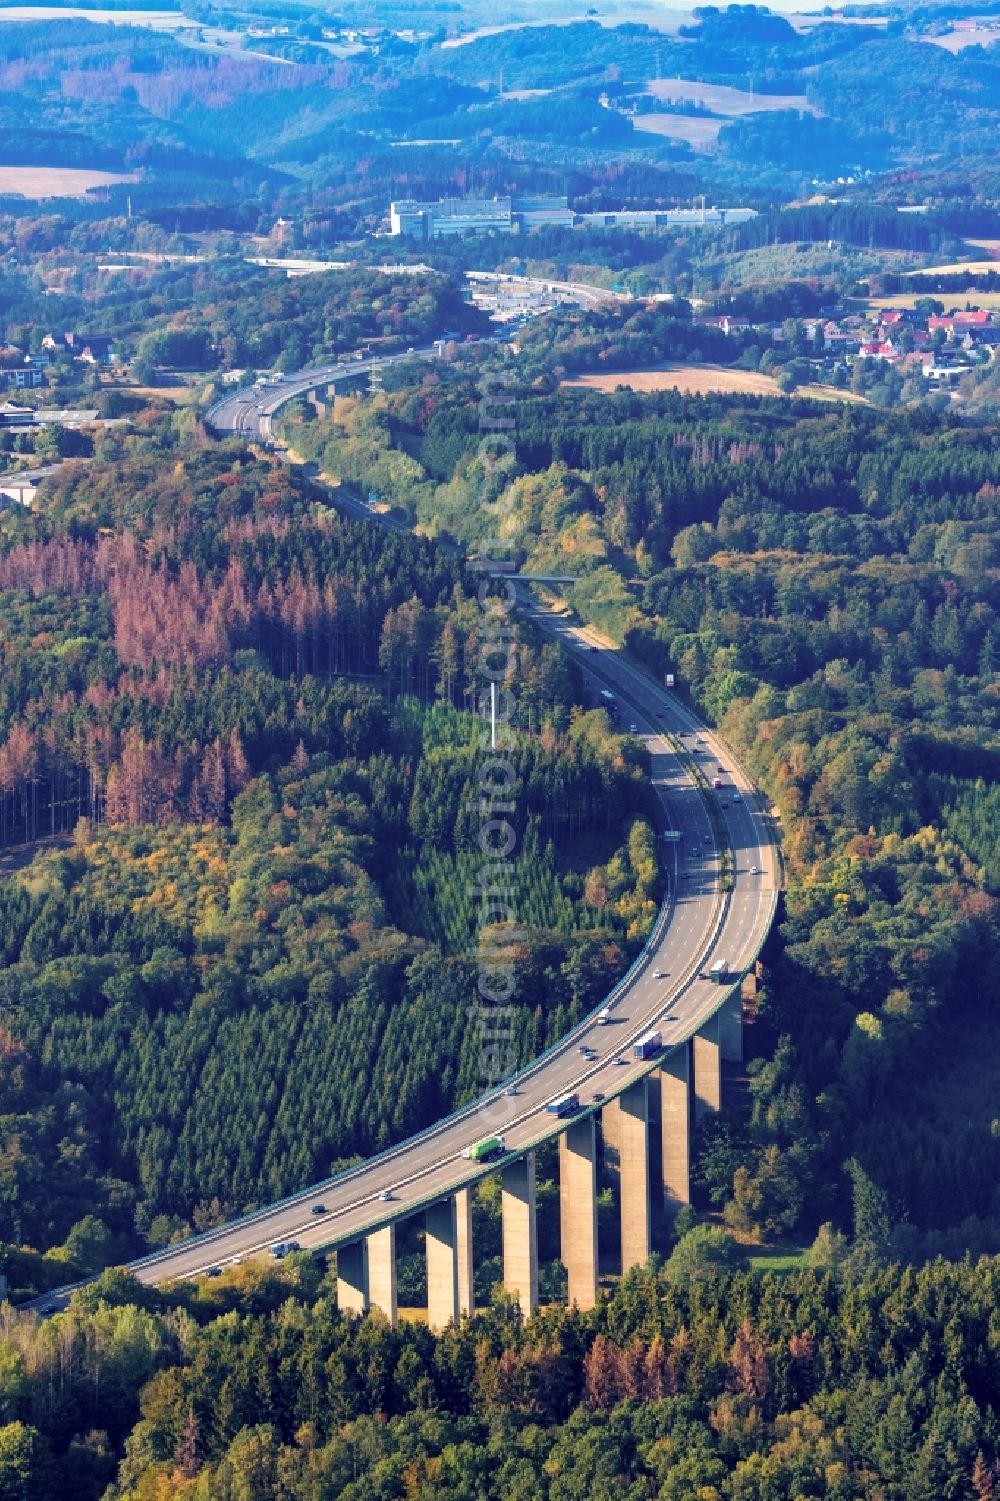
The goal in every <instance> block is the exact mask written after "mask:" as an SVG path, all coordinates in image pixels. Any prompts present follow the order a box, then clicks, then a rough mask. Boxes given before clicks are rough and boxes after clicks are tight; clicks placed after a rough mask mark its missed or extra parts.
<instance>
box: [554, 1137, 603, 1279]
mask: <svg viewBox="0 0 1000 1501" xmlns="http://www.w3.org/2000/svg"><path fill="white" fill-rule="evenodd" d="M559 1251H560V1256H561V1258H562V1263H563V1265H564V1266H565V1268H566V1271H567V1273H568V1274H569V1303H570V1307H572V1306H573V1304H574V1303H575V1304H576V1305H577V1307H579V1308H593V1306H594V1304H595V1303H596V1302H597V1131H596V1124H595V1121H594V1117H593V1116H592V1115H588V1116H585V1117H584V1118H583V1120H578V1121H573V1123H572V1124H571V1125H570V1126H567V1128H566V1130H565V1131H564V1132H563V1133H562V1135H561V1136H560V1138H559Z"/></svg>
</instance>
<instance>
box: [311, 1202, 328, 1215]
mask: <svg viewBox="0 0 1000 1501" xmlns="http://www.w3.org/2000/svg"><path fill="white" fill-rule="evenodd" d="M309 1213H310V1214H326V1205H325V1204H314V1205H313V1207H312V1208H311V1209H310V1211H309Z"/></svg>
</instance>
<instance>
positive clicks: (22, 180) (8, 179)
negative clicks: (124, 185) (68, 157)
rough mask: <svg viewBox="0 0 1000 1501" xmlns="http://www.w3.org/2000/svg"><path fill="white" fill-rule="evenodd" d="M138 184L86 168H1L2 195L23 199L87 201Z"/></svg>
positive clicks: (127, 178) (0, 187)
mask: <svg viewBox="0 0 1000 1501" xmlns="http://www.w3.org/2000/svg"><path fill="white" fill-rule="evenodd" d="M0 14H2V12H0ZM135 180H136V179H135V177H134V176H129V175H123V174H122V173H121V172H88V171H87V170H86V168H84V167H0V194H4V193H17V194H19V195H20V196H21V197H22V198H85V197H86V196H87V193H88V192H89V191H90V189H91V188H105V187H108V186H109V185H110V184H112V183H118V182H135Z"/></svg>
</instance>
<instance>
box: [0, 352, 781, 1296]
mask: <svg viewBox="0 0 1000 1501" xmlns="http://www.w3.org/2000/svg"><path fill="white" fill-rule="evenodd" d="M422 353H426V351H422ZM395 358H405V356H397V357H395ZM383 362H384V361H379V362H378V363H383ZM362 363H363V362H360V361H357V362H354V364H353V365H352V366H350V367H349V368H350V369H351V370H352V372H353V371H355V370H357V371H360V370H361V368H362ZM371 363H376V362H371ZM341 368H343V367H340V366H333V367H330V370H331V372H332V371H335V370H339V369H341ZM323 378H324V379H326V378H330V377H327V376H324V377H323ZM303 379H306V380H308V381H309V383H310V384H312V383H313V381H314V379H315V372H309V374H308V375H307V376H303V375H301V374H300V375H299V376H298V377H294V376H292V377H286V378H283V381H282V389H281V391H280V392H278V391H275V392H274V393H273V394H270V393H269V394H267V395H266V396H262V395H261V393H260V392H259V391H258V392H256V393H254V392H247V391H243V392H239V393H236V394H234V396H233V397H227V398H226V399H225V403H226V407H225V414H224V415H225V417H226V422H227V424H228V423H229V422H230V421H232V422H233V423H234V424H237V425H236V426H234V427H233V428H229V429H228V430H235V431H240V432H248V431H257V432H259V431H260V422H261V420H262V419H263V418H264V417H266V416H268V415H269V411H268V409H269V408H270V409H271V410H273V409H274V408H275V405H280V404H281V402H282V401H283V400H287V399H288V395H287V394H285V393H286V391H287V387H288V386H290V385H293V384H294V383H295V381H296V380H298V381H299V382H301V381H302V380H303ZM306 388H307V387H303V389H306ZM213 410H214V411H215V413H216V416H215V418H214V419H213V426H215V427H216V430H219V416H218V412H219V407H218V406H217V407H216V408H215V409H213ZM253 423H255V424H256V427H251V426H250V425H251V424H253ZM364 509H365V515H366V516H367V517H368V518H369V519H374V518H372V516H371V513H370V512H369V511H367V508H364ZM521 604H522V607H523V608H524V609H526V610H527V611H528V613H530V615H531V616H532V618H533V619H534V621H535V623H536V624H537V626H538V627H539V628H540V629H541V630H542V631H544V632H545V633H546V634H548V635H550V636H551V637H552V638H553V639H555V640H558V641H559V642H560V643H561V644H562V646H563V647H564V648H565V650H567V651H568V652H570V653H572V654H573V655H574V657H575V658H576V660H577V661H578V662H579V664H580V666H581V668H582V669H583V671H584V674H585V677H586V678H587V680H588V681H589V684H590V686H591V688H592V690H593V691H594V693H595V695H596V694H599V693H600V691H601V689H604V690H605V691H607V692H611V693H613V694H614V696H615V699H616V701H617V705H618V713H619V716H620V720H621V727H622V728H625V729H631V727H632V726H633V725H634V726H635V730H634V733H635V734H636V735H637V736H638V737H639V738H641V739H642V740H643V741H644V742H645V744H646V746H647V748H648V750H649V753H650V760H651V771H652V781H653V785H654V787H655V789H656V792H657V794H658V797H659V799H660V801H661V803H662V805H663V826H664V828H665V829H667V830H674V831H677V832H678V833H679V834H680V835H681V838H680V840H678V841H669V842H668V841H664V863H665V867H666V872H667V880H668V892H667V897H666V900H665V902H664V906H663V909H662V911H661V914H660V918H659V920H658V922H657V924H656V928H655V930H654V934H653V936H652V938H651V939H650V941H649V943H648V944H647V946H646V949H645V950H644V951H643V954H642V955H641V956H640V959H639V961H638V962H637V964H636V965H634V966H633V968H632V970H630V971H629V973H628V975H626V976H625V977H624V978H623V980H622V981H621V982H619V985H618V986H616V987H615V989H614V990H613V991H612V993H611V997H610V998H609V999H610V1003H611V1009H612V1017H611V1021H610V1023H609V1024H607V1025H599V1024H598V1023H597V1020H596V1015H595V1016H591V1017H590V1018H588V1019H586V1020H585V1021H584V1022H583V1023H581V1024H580V1025H579V1026H578V1027H576V1028H575V1029H574V1030H573V1031H572V1032H570V1033H568V1034H567V1035H566V1036H565V1037H564V1038H563V1039H562V1040H561V1042H559V1043H558V1044H557V1045H556V1046H555V1047H554V1048H552V1049H551V1050H550V1051H549V1052H548V1053H546V1054H544V1055H543V1056H542V1057H541V1058H539V1059H536V1060H535V1062H534V1063H532V1064H530V1065H529V1066H528V1067H527V1068H526V1069H524V1070H523V1071H522V1072H521V1073H520V1074H519V1075H518V1076H517V1077H516V1078H515V1079H513V1080H510V1081H504V1082H503V1083H502V1084H500V1085H498V1086H497V1087H495V1088H493V1089H491V1090H490V1091H488V1092H487V1093H486V1094H485V1095H484V1096H483V1097H482V1098H481V1099H480V1100H478V1101H476V1102H475V1103H474V1104H472V1105H470V1106H468V1107H467V1108H465V1109H463V1110H461V1111H459V1112H457V1113H456V1114H455V1115H453V1116H451V1117H448V1118H447V1119H446V1120H444V1121H440V1122H438V1123H436V1124H435V1125H432V1126H430V1127H428V1128H427V1129H426V1130H424V1131H422V1132H421V1133H419V1135H417V1136H414V1137H412V1138H410V1140H408V1141H406V1142H402V1143H400V1144H399V1145H398V1146H396V1147H394V1148H391V1149H390V1150H389V1151H387V1152H385V1153H382V1154H381V1155H380V1156H378V1157H375V1158H371V1159H369V1160H368V1161H366V1162H364V1163H361V1164H360V1165H359V1166H358V1167H356V1168H352V1169H350V1170H349V1171H347V1172H346V1173H342V1174H340V1175H338V1176H337V1177H336V1178H334V1179H330V1180H327V1181H325V1182H323V1183H319V1184H316V1185H314V1186H313V1187H311V1188H308V1189H305V1190H304V1191H302V1192H301V1193H298V1194H296V1195H294V1196H293V1197H292V1198H290V1199H288V1200H284V1201H282V1202H280V1203H278V1204H274V1205H271V1206H269V1207H268V1208H265V1209H261V1210H259V1211H257V1212H256V1213H254V1214H251V1215H248V1216H246V1217H245V1218H243V1219H241V1220H237V1221H234V1222H232V1223H230V1224H228V1225H224V1226H221V1227H219V1228H218V1229H215V1230H210V1231H207V1232H205V1233H204V1234H202V1235H199V1236H195V1237H192V1238H190V1239H188V1240H185V1241H181V1242H179V1243H178V1244H176V1245H172V1246H168V1247H166V1248H165V1249H164V1250H162V1251H159V1252H156V1253H154V1254H153V1255H151V1256H147V1257H144V1258H143V1259H141V1260H139V1261H136V1262H133V1263H131V1264H130V1270H131V1271H132V1272H133V1273H134V1274H135V1276H136V1277H138V1278H139V1280H140V1281H142V1282H144V1283H147V1284H157V1283H163V1282H171V1281H176V1280H178V1279H180V1278H186V1277H194V1276H198V1275H200V1274H204V1273H206V1272H210V1271H212V1270H214V1269H215V1268H221V1267H223V1266H225V1265H226V1264H233V1263H235V1262H238V1261H242V1260H243V1259H244V1258H245V1257H247V1256H252V1255H255V1254H260V1253H264V1252H267V1250H268V1249H269V1247H271V1246H272V1245H273V1244H275V1243H277V1242H279V1241H281V1242H285V1243H287V1242H289V1241H294V1242H297V1243H298V1245H299V1246H300V1247H301V1248H302V1249H303V1250H315V1251H319V1250H322V1249H329V1248H334V1247H336V1246H337V1245H338V1244H343V1243H344V1242H346V1241H350V1240H354V1239H356V1238H357V1237H359V1236H360V1235H362V1234H367V1233H368V1232H370V1231H372V1230H376V1229H378V1228H380V1227H382V1226H384V1225H387V1224H389V1223H391V1222H393V1221H396V1220H402V1219H406V1218H407V1217H409V1216H410V1215H412V1214H414V1213H415V1212H416V1211H418V1210H419V1209H420V1208H422V1207H424V1206H425V1205H427V1204H428V1203H431V1202H433V1201H434V1200H436V1199H438V1198H442V1197H444V1196H445V1195H447V1194H450V1193H454V1192H455V1190H456V1189H459V1188H462V1187H465V1186H467V1185H468V1184H470V1183H474V1182H476V1181H478V1179H480V1178H482V1177H484V1176H486V1175H487V1174H488V1173H490V1172H495V1171H496V1163H492V1164H489V1165H477V1164H474V1163H472V1162H470V1161H468V1160H467V1159H466V1158H464V1157H463V1155H462V1153H463V1149H465V1148H467V1147H468V1146H470V1145H471V1144H472V1143H473V1142H475V1141H478V1140H480V1139H481V1138H482V1137H484V1136H487V1135H491V1134H495V1133H498V1132H502V1133H503V1135H504V1138H505V1142H506V1146H507V1150H508V1153H514V1154H515V1155H516V1154H519V1153H524V1152H526V1151H528V1150H530V1149H531V1148H533V1147H536V1146H538V1145H540V1144H541V1143H542V1142H544V1141H547V1140H549V1139H550V1138H552V1137H554V1136H557V1135H558V1134H559V1133H560V1131H562V1130H564V1129H565V1125H566V1122H565V1120H558V1119H556V1118H555V1117H553V1116H551V1115H549V1114H547V1112H546V1105H547V1104H548V1102H549V1101H551V1100H553V1099H555V1098H556V1097H558V1096H559V1095H562V1094H565V1093H567V1092H569V1091H571V1090H572V1091H576V1093H577V1094H578V1095H579V1099H580V1108H581V1110H591V1111H593V1110H597V1109H600V1108H601V1105H602V1104H603V1103H604V1102H605V1101H606V1100H610V1099H612V1098H614V1096H615V1095H617V1094H619V1093H621V1091H622V1090H623V1089H624V1088H625V1087H626V1086H627V1085H629V1084H630V1083H632V1082H633V1081H634V1080H635V1079H637V1078H639V1077H641V1076H642V1075H644V1074H647V1073H649V1072H651V1071H652V1069H653V1068H655V1067H656V1066H657V1061H658V1060H656V1059H653V1060H651V1061H648V1062H641V1061H637V1060H635V1059H634V1058H633V1056H632V1043H633V1042H634V1040H635V1039H636V1038H638V1037H640V1036H642V1035H643V1034H644V1033H645V1032H647V1031H649V1030H650V1029H651V1028H652V1027H653V1026H654V1024H655V1025H656V1026H657V1028H658V1030H660V1032H661V1034H662V1036H663V1039H664V1046H665V1048H666V1049H667V1050H669V1049H670V1048H671V1047H674V1046H676V1045H677V1044H679V1043H681V1042H683V1041H685V1040H686V1039H687V1038H689V1037H691V1036H692V1035H693V1034H694V1033H695V1032H697V1031H698V1029H699V1028H700V1027H701V1026H702V1025H703V1023H704V1022H705V1021H706V1020H707V1019H708V1018H709V1017H710V1016H712V1015H713V1014H714V1012H715V1011H716V1010H717V1009H718V1007H719V1005H720V1003H721V1001H722V999H723V997H724V996H725V995H726V994H727V993H728V987H720V985H719V984H717V983H716V982H714V981H713V980H712V979H710V978H709V976H708V967H709V965H710V964H711V963H713V962H714V961H716V960H718V959H723V960H724V961H725V962H726V966H727V970H728V972H729V973H730V974H731V975H733V976H739V975H741V974H742V973H744V972H745V971H746V970H747V969H748V968H749V966H750V965H751V964H752V963H753V961H754V960H755V958H756V957H757V954H758V953H759V951H760V947H761V945H762V944H763V941H764V939H765V938H766V936H767V932H768V930H769V928H770V925H771V922H772V919H773V916H774V912H775V906H776V901H777V893H778V887H779V884H780V866H779V857H778V849H777V844H776V841H775V835H774V830H773V827H772V823H771V819H770V817H769V815H768V813H767V811H766V809H765V808H764V806H763V804H762V802H761V800H760V797H759V794H758V793H757V792H756V790H755V788H754V787H753V785H752V784H751V782H750V781H749V779H748V778H747V776H746V774H745V773H744V772H743V771H742V769H741V768H740V767H739V766H738V765H737V763H736V762H735V761H734V760H733V758H732V755H731V753H730V751H729V749H728V747H727V746H726V744H725V742H724V741H723V740H722V739H721V737H720V736H718V735H717V734H715V733H714V732H713V731H711V730H710V729H708V728H707V727H706V726H705V725H703V724H701V723H700V721H698V720H697V718H696V717H695V716H694V715H693V714H692V712H691V711H690V709H688V708H687V706H686V705H685V704H683V703H682V702H681V701H680V699H678V697H677V696H676V695H675V694H674V693H672V692H670V691H669V690H668V689H666V688H665V687H662V686H661V685H660V684H659V683H658V682H657V681H656V680H654V679H653V678H652V677H651V676H649V675H648V674H647V673H646V672H644V671H643V670H642V669H641V668H639V667H638V666H636V665H635V664H633V663H631V662H630V661H629V660H628V659H627V658H626V657H625V656H624V654H623V653H622V652H621V651H619V650H617V649H616V648H614V647H611V646H609V645H608V644H607V643H606V642H604V641H603V640H602V638H601V637H599V636H598V635H596V633H594V632H593V631H591V630H589V629H588V628H587V627H581V626H578V625H574V624H573V623H571V622H570V621H569V620H568V619H566V618H564V617H563V616H561V615H559V614H555V613H553V612H552V611H550V610H549V609H547V608H546V607H544V606H541V605H539V604H537V603H536V602H535V601H534V600H532V599H531V597H530V596H528V595H525V594H524V593H523V591H522V594H521ZM693 767H696V768H697V769H698V772H699V773H700V776H699V777H698V778H696V776H695V775H693V772H692V768H693ZM716 777H719V778H721V780H722V782H723V783H724V786H723V788H722V789H721V790H719V791H713V790H712V787H711V784H712V782H713V780H714V779H715V778H716ZM706 789H707V790H706ZM710 802H715V804H716V807H717V814H718V818H717V821H716V828H717V829H721V830H724V836H725V840H726V843H727V844H728V846H729V850H730V852H731V853H730V859H731V870H732V880H731V889H729V890H724V889H723V885H724V884H725V883H723V881H722V880H721V878H720V877H721V865H722V855H723V851H722V850H720V849H718V848H717V847H716V842H715V836H714V834H713V820H712V818H711V817H710V814H709V805H710ZM514 906H515V919H516V894H515V897H514ZM583 1046H588V1047H590V1048H592V1049H593V1050H595V1051H596V1055H597V1056H596V1058H592V1059H590V1060H588V1059H587V1058H585V1057H584V1055H583V1053H582V1052H581V1051H580V1049H581V1047H583ZM660 1056H661V1059H662V1056H663V1055H662V1054H661V1055H660ZM511 1086H512V1087H511ZM508 1160H509V1159H508ZM73 1290H74V1289H73V1288H63V1289H60V1290H59V1291H58V1292H56V1293H50V1294H48V1295H46V1296H45V1297H43V1298H39V1299H37V1300H36V1301H35V1303H34V1304H31V1305H28V1306H30V1307H34V1308H35V1309H41V1310H42V1311H43V1312H45V1313H48V1312H51V1311H55V1310H56V1309H58V1308H61V1307H64V1306H65V1304H66V1303H67V1302H68V1300H69V1296H70V1294H71V1293H72V1291H73Z"/></svg>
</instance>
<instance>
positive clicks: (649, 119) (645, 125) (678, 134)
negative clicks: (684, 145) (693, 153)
mask: <svg viewBox="0 0 1000 1501" xmlns="http://www.w3.org/2000/svg"><path fill="white" fill-rule="evenodd" d="M726 123H727V122H726V121H725V120H713V119H712V118H711V116H704V115H659V114H653V115H633V117H632V124H633V126H634V127H635V129H636V130H644V131H645V132H646V134H647V135H655V136H666V138H667V139H668V140H670V141H687V142H688V144H689V145H691V146H708V145H710V144H711V143H712V142H713V141H714V140H715V139H716V137H717V136H718V134H719V131H720V130H721V129H722V127H723V125H725V124H726Z"/></svg>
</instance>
